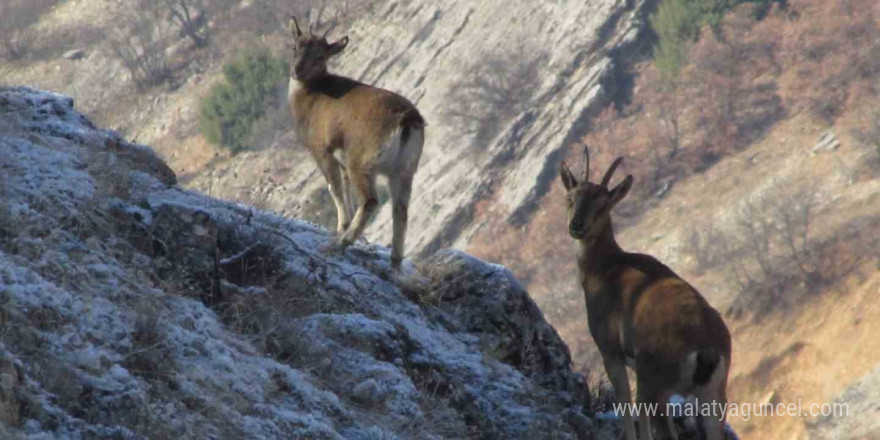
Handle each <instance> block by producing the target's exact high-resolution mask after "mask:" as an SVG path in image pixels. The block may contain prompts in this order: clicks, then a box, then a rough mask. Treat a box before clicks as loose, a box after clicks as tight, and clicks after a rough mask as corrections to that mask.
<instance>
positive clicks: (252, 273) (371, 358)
mask: <svg viewBox="0 0 880 440" xmlns="http://www.w3.org/2000/svg"><path fill="white" fill-rule="evenodd" d="M0 114H2V115H3V118H2V119H0V170H2V172H0V398H2V399H0V436H2V437H3V438H19V437H21V438H59V439H68V438H71V439H76V438H120V437H124V438H254V439H261V438H265V439H276V438H315V439H318V438H320V439H341V438H346V439H394V438H406V439H409V438H471V437H477V438H499V439H500V438H505V439H507V438H554V439H556V438H559V439H566V438H568V439H575V438H591V437H590V436H592V435H605V436H609V435H614V433H615V432H617V431H618V430H619V429H618V427H617V423H616V421H615V420H610V421H597V420H593V419H590V418H588V415H590V414H591V413H590V411H589V393H588V390H587V387H586V384H585V383H584V379H583V377H582V376H581V375H579V374H577V373H574V372H573V371H572V370H571V358H570V355H569V352H568V348H567V347H566V346H565V344H564V343H563V342H562V341H561V340H560V338H559V337H558V335H557V334H556V331H555V330H554V329H553V328H552V327H551V326H549V325H548V324H547V323H546V321H544V318H543V315H542V314H541V312H540V310H539V309H538V308H537V306H536V305H535V304H534V302H532V300H531V299H530V298H529V296H528V293H527V292H526V291H525V290H524V289H523V287H522V286H521V285H520V284H519V283H518V282H517V281H516V279H514V277H513V276H512V274H511V273H510V272H509V271H508V270H506V269H505V268H503V267H501V266H497V265H493V264H488V263H485V262H482V261H479V260H477V259H475V258H473V257H470V256H468V255H466V254H463V253H460V252H458V251H451V250H444V251H440V252H436V253H434V254H433V255H432V257H431V258H429V259H427V260H425V261H423V262H422V263H421V264H420V265H419V266H418V267H415V266H413V265H411V264H409V263H407V264H406V265H405V266H404V271H403V272H402V273H394V272H392V271H391V270H390V267H389V254H388V250H387V249H386V248H384V247H381V246H376V245H367V244H363V243H361V242H358V243H356V244H355V245H353V246H352V247H351V248H350V249H349V250H348V251H347V252H346V253H344V254H341V255H327V254H325V253H323V252H321V251H320V248H321V246H323V245H326V244H328V243H329V242H330V240H332V235H331V234H330V233H328V232H327V231H326V230H324V229H321V228H317V227H314V226H313V225H310V224H307V223H304V222H300V221H296V220H288V219H284V218H281V217H279V216H276V215H274V214H270V213H267V212H263V211H259V210H256V209H254V208H253V207H249V206H244V205H239V204H235V203H231V202H225V201H220V200H216V199H212V198H210V197H206V196H204V195H201V194H198V193H194V192H190V191H186V190H183V189H181V188H179V187H178V186H176V177H175V175H174V173H172V172H171V171H170V169H169V168H168V167H167V166H166V165H165V163H164V162H162V161H161V160H160V159H158V158H157V157H156V156H155V155H154V154H153V153H152V151H151V150H150V149H149V148H148V147H145V146H142V145H138V144H133V143H130V142H128V141H126V140H125V139H123V138H122V137H120V136H119V134H118V133H115V132H112V131H105V130H100V129H97V128H95V127H94V126H93V125H92V124H91V123H90V122H89V121H88V119H86V118H85V117H83V116H82V115H80V114H78V113H77V112H75V111H74V110H73V100H72V99H70V98H67V97H64V96H61V95H57V94H53V93H46V92H40V91H36V90H33V89H28V88H11V89H10V88H0Z"/></svg>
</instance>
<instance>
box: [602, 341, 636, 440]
mask: <svg viewBox="0 0 880 440" xmlns="http://www.w3.org/2000/svg"><path fill="white" fill-rule="evenodd" d="M605 373H607V374H608V379H609V380H610V381H611V386H613V387H614V394H615V395H616V396H617V402H618V403H620V408H621V410H622V411H623V427H624V430H625V431H626V440H636V427H635V424H634V423H633V417H632V409H633V408H632V407H631V406H630V404H631V403H632V395H631V394H630V391H629V378H628V377H627V376H626V363H625V361H624V360H623V359H617V358H614V359H612V358H610V357H605ZM642 410H644V408H642Z"/></svg>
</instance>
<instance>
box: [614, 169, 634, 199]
mask: <svg viewBox="0 0 880 440" xmlns="http://www.w3.org/2000/svg"><path fill="white" fill-rule="evenodd" d="M632 185H633V176H632V174H630V175H628V176H626V178H625V179H623V182H620V183H619V184H618V185H617V186H615V187H614V189H612V190H611V204H612V205H616V204H617V203H618V202H620V201H621V200H623V198H624V197H626V195H627V194H629V190H630V189H631V188H632Z"/></svg>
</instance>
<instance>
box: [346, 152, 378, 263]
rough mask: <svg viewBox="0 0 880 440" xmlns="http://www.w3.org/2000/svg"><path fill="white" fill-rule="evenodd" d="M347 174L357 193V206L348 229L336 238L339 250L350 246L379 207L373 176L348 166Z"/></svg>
mask: <svg viewBox="0 0 880 440" xmlns="http://www.w3.org/2000/svg"><path fill="white" fill-rule="evenodd" d="M348 176H349V178H350V179H351V184H352V187H353V188H354V191H355V193H356V194H357V198H358V208H357V212H355V214H354V220H352V222H351V225H350V226H349V227H348V230H347V231H345V233H344V234H342V235H340V236H339V237H338V238H337V239H336V247H337V248H338V249H340V250H344V249H345V248H347V247H348V246H350V245H351V244H352V243H354V241H355V240H357V238H358V237H360V236H361V234H363V232H364V228H365V227H366V226H367V220H369V219H370V217H371V216H372V215H373V213H375V212H376V208H378V207H379V200H378V199H377V198H376V186H375V179H374V177H373V176H372V175H369V174H367V173H364V172H362V171H361V170H358V169H353V168H349V170H348Z"/></svg>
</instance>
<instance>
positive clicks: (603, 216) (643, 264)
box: [560, 149, 730, 440]
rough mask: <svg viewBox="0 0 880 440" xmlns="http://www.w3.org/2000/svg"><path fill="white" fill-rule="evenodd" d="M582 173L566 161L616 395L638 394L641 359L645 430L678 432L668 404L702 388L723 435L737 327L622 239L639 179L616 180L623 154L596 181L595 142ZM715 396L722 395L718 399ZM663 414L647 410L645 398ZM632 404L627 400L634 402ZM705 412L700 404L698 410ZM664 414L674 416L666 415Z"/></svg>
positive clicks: (585, 269) (586, 279)
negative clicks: (627, 202) (622, 217)
mask: <svg viewBox="0 0 880 440" xmlns="http://www.w3.org/2000/svg"><path fill="white" fill-rule="evenodd" d="M584 156H585V157H584V168H585V170H584V177H583V181H582V182H578V181H577V180H576V179H575V177H574V175H573V174H572V173H571V170H570V169H569V168H568V166H567V165H566V164H565V162H563V163H562V166H561V167H560V177H561V178H562V184H563V185H564V186H565V190H566V203H567V204H568V233H569V234H570V235H571V236H572V237H573V238H574V239H575V240H577V242H578V257H577V261H578V270H579V272H580V281H581V285H582V286H583V289H584V298H585V300H586V305H587V319H588V321H589V327H590V333H591V334H592V336H593V340H595V341H596V345H597V346H598V348H599V351H600V352H601V353H602V359H603V361H604V362H605V372H606V373H607V374H608V378H609V379H610V380H611V384H612V386H614V392H615V394H616V395H617V399H618V401H619V402H620V403H622V404H630V403H631V399H630V388H629V380H628V378H627V374H626V366H627V365H629V366H630V367H632V368H634V369H635V372H636V379H637V388H638V392H637V393H638V394H637V396H636V403H637V404H639V405H641V406H640V408H641V413H640V414H639V432H640V435H639V438H640V440H649V439H651V438H652V435H651V427H652V426H653V429H654V431H655V432H656V433H657V435H658V437H660V438H678V436H677V433H676V429H675V426H674V424H673V423H672V418H671V417H669V414H665V412H666V410H667V402H669V398H670V397H671V396H672V395H673V394H678V395H693V396H695V397H696V398H697V402H698V403H699V404H700V407H699V408H697V411H700V410H703V409H704V408H706V406H705V405H704V404H709V405H713V406H712V407H711V408H712V415H711V416H707V417H703V418H702V420H701V422H702V423H701V425H702V429H703V430H704V436H703V438H708V439H712V440H720V439H722V438H724V421H725V419H726V409H727V406H726V403H727V395H726V388H727V374H728V371H729V368H730V333H729V332H728V330H727V326H725V325H724V321H723V320H722V319H721V315H720V314H719V313H718V312H717V311H716V310H715V309H714V308H712V307H711V306H710V305H709V304H708V303H707V302H706V300H705V299H704V298H703V297H702V295H700V293H699V292H697V290H696V289H694V288H693V287H692V286H691V285H689V284H688V283H687V282H685V281H684V280H683V279H681V278H680V277H679V276H678V275H676V274H675V273H674V272H673V271H672V270H671V269H669V268H668V267H666V266H665V265H664V264H662V263H660V262H659V261H657V260H656V259H655V258H653V257H651V256H649V255H643V254H634V253H629V252H625V251H623V250H622V249H621V248H620V246H618V245H617V242H616V241H615V239H614V229H613V228H612V226H611V209H612V208H614V206H615V205H616V204H617V203H618V202H620V201H621V200H622V199H623V198H624V197H625V196H626V195H627V193H628V192H629V190H630V188H631V187H632V183H633V177H632V176H631V175H630V176H626V178H625V179H624V180H623V182H621V183H620V184H619V185H617V186H616V187H614V189H609V188H608V184H609V183H610V182H611V176H612V174H614V170H615V169H616V168H617V167H618V166H619V165H620V163H621V162H622V161H623V158H622V157H620V158H617V160H615V161H614V163H612V164H611V167H610V168H609V169H608V171H607V172H606V173H605V177H603V178H602V182H601V183H600V184H598V185H597V184H595V183H591V182H590V181H589V173H590V152H589V150H588V149H585V151H584ZM713 402H715V404H713ZM653 404H656V405H657V411H658V412H657V414H655V415H648V414H646V410H645V408H646V405H653ZM625 409H626V408H625ZM698 414H700V413H698ZM664 419H665V421H664ZM624 423H625V425H624V426H625V429H626V438H627V440H635V439H636V432H635V426H634V423H633V418H632V414H631V413H630V412H628V411H627V412H625V413H624Z"/></svg>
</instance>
